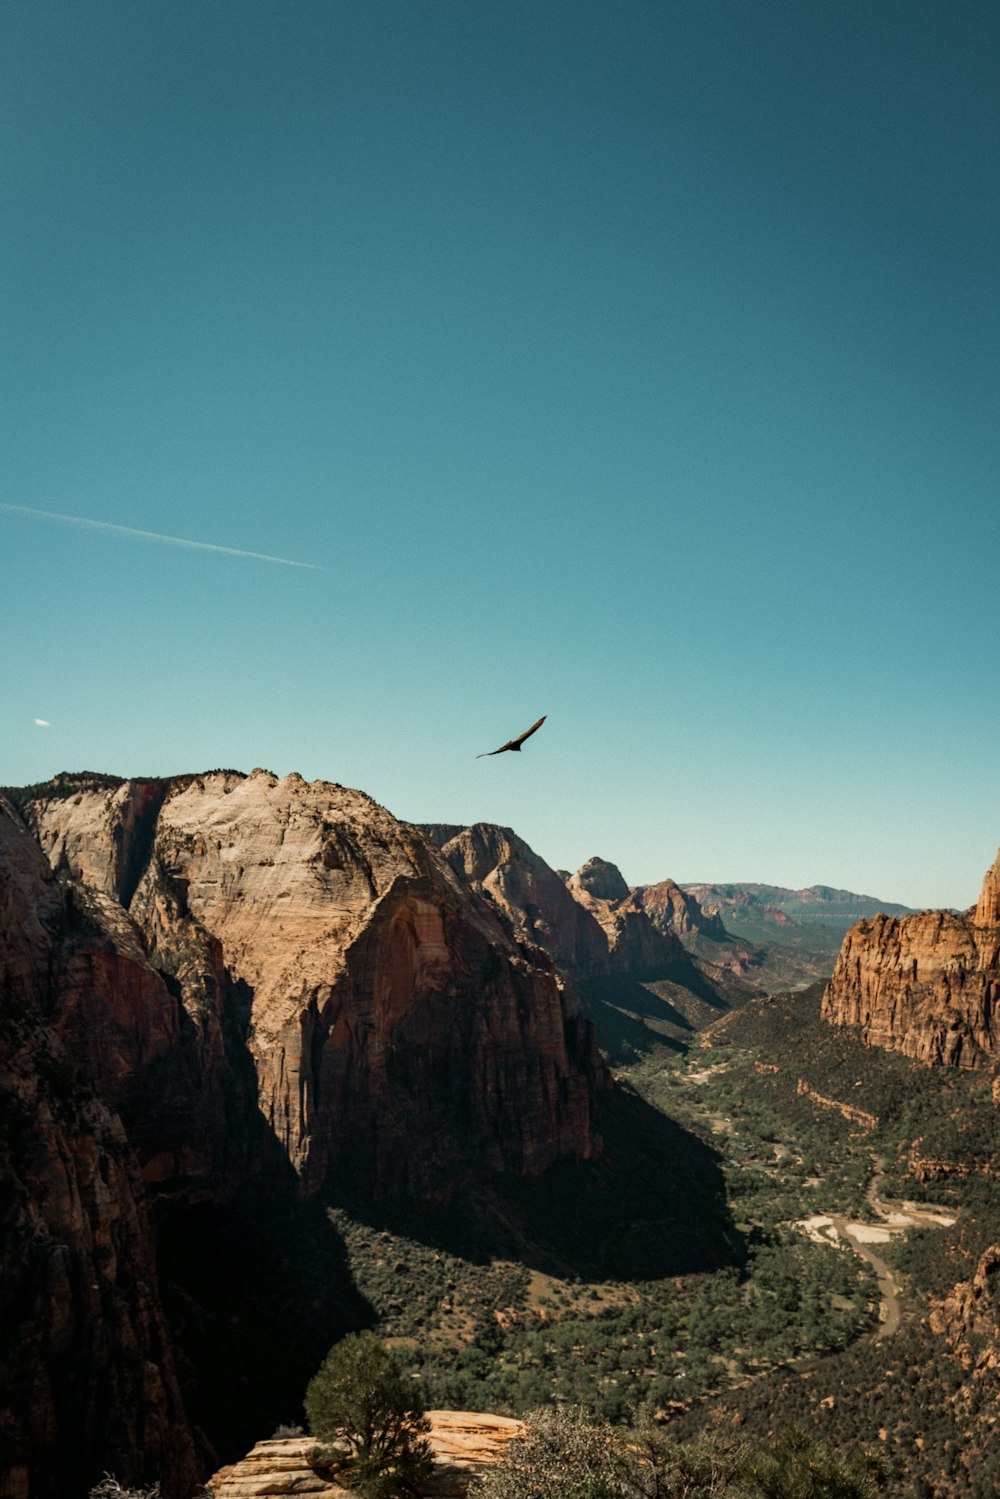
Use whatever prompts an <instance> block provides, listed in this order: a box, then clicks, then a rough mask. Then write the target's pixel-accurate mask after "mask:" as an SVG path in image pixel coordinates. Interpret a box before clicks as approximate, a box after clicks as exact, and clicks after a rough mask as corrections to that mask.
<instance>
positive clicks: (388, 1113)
mask: <svg viewBox="0 0 1000 1499" xmlns="http://www.w3.org/2000/svg"><path fill="white" fill-rule="evenodd" d="M24 815H25V817H26V818H27V820H28V821H29V823H30V824H31V826H32V827H33V828H34V830H35V832H36V835H37V837H38V840H39V842H40V843H41V845H42V847H43V848H45V849H47V850H48V851H49V853H50V856H51V857H52V859H53V862H54V865H55V867H56V868H58V869H59V870H61V871H62V872H64V873H65V874H67V875H70V876H73V877H75V878H77V879H79V880H81V881H85V882H86V884H87V886H88V888H89V889H91V890H93V891H94V892H95V894H94V895H93V896H92V897H90V898H91V899H92V900H93V901H94V902H95V903H97V902H98V901H99V900H100V898H101V897H102V896H103V898H104V899H105V900H106V902H107V905H106V908H105V909H104V910H103V912H102V919H103V921H104V925H105V927H106V928H107V929H110V928H111V927H113V926H114V923H115V922H116V921H117V922H118V925H119V927H120V932H119V938H120V941H121V942H125V941H128V940H133V941H135V942H137V943H138V944H139V947H140V949H141V951H142V952H143V953H144V955H145V958H146V960H147V962H148V966H149V968H150V970H151V971H152V972H153V974H154V976H155V977H156V978H157V979H158V980H159V981H160V982H161V983H165V984H166V986H167V988H168V989H169V991H170V994H171V996H172V997H173V1000H174V1003H173V1005H172V1010H173V1011H174V1012H176V1013H177V1014H178V1015H179V1016H180V1019H181V1023H182V1024H183V1027H184V1029H185V1033H186V1036H187V1038H188V1047H189V1049H192V1047H193V1050H194V1052H195V1054H197V1055H199V1056H200V1057H201V1059H202V1060H201V1064H200V1065H201V1072H202V1074H203V1076H202V1078H201V1083H202V1086H208V1087H209V1089H210V1090H211V1088H212V1087H215V1088H216V1089H217V1091H218V1092H219V1093H220V1095H221V1094H222V1093H225V1091H226V1088H227V1087H228V1088H229V1090H230V1091H231V1089H232V1067H230V1071H229V1076H228V1079H226V1067H227V1057H229V1055H230V1053H231V1052H232V1051H233V1039H234V1038H233V1030H234V1027H237V1029H238V1027H239V1026H240V1025H242V1027H243V1041H244V1043H245V1050H246V1053H247V1055H248V1056H249V1058H250V1059H252V1064H253V1069H254V1073H255V1078H256V1099H255V1105H256V1107H257V1109H258V1110H259V1113H260V1115H261V1116H262V1117H263V1119H264V1120H265V1121H266V1123H267V1126H268V1128H269V1130H270V1131H271V1133H272V1135H273V1137H274V1138H275V1139H276V1140H277V1142H278V1143H279V1145H280V1148H281V1150H282V1152H283V1153H284V1154H285V1156H286V1157H287V1159H288V1161H289V1162H290V1163H291V1165H292V1166H293V1168H294V1170H295V1171H296V1172H297V1173H298V1175H299V1177H300V1179H301V1180H302V1182H303V1183H304V1184H305V1185H306V1187H307V1188H314V1187H317V1186H318V1185H320V1184H321V1183H322V1182H323V1181H324V1180H326V1179H327V1178H329V1177H334V1178H336V1179H337V1180H338V1181H341V1182H345V1183H350V1184H352V1185H357V1186H359V1187H363V1188H364V1189H366V1190H369V1191H372V1192H375V1193H376V1194H379V1193H394V1192H399V1191H406V1190H410V1191H419V1192H425V1193H434V1192H436V1191H440V1190H441V1189H442V1186H443V1184H444V1183H445V1182H450V1180H451V1176H450V1175H449V1167H448V1162H449V1161H450V1162H452V1164H454V1163H456V1162H458V1160H459V1159H460V1158H461V1159H463V1160H465V1161H467V1162H468V1161H475V1162H476V1163H477V1165H478V1166H479V1167H482V1166H486V1167H489V1168H495V1169H504V1170H511V1171H515V1172H529V1173H534V1172H538V1171H541V1170H543V1169H545V1167H547V1166H548V1165H551V1164H552V1163H553V1162H554V1161H556V1160H558V1159H560V1158H563V1157H566V1156H575V1157H586V1156H589V1155H590V1154H591V1153H592V1151H593V1149H594V1145H595V1142H594V1136H593V1132H592V1127H591V1119H590V1110H591V1098H592V1094H593V1092H594V1090H595V1089H597V1088H600V1087H602V1086H604V1082H605V1077H604V1072H603V1067H602V1064H601V1062H600V1059H599V1057H598V1055H597V1053H596V1050H595V1048H594V1046H593V1041H592V1037H591V1033H590V1030H589V1027H588V1025H587V1024H586V1022H585V1021H583V1020H582V1019H580V1018H579V1017H577V1016H574V1015H571V1014H569V1013H568V1010H567V1006H566V1004H565V1002H564V999H563V996H562V992H561V988H560V984H559V982H558V980H557V976H556V974H555V972H554V970H553V968H552V965H551V963H550V962H549V961H548V960H547V959H546V957H545V956H544V954H542V953H541V952H539V951H538V950H537V949H531V950H529V949H528V948H527V947H525V946H523V945H522V944H521V943H519V942H518V940H517V935H516V934H515V932H514V931H513V930H512V928H511V925H510V924H509V923H508V922H507V921H506V920H504V919H503V913H502V912H500V911H498V910H497V909H495V908H494V907H493V906H492V905H491V903H490V902H489V901H488V900H486V899H482V898H480V897H479V896H477V895H476V894H475V892H474V891H473V890H471V889H470V888H469V886H468V884H467V883H466V881H465V880H464V879H462V878H460V877H459V875H458V874H456V872H455V871H454V870H453V869H452V868H451V866H450V864H449V863H448V861H447V860H446V859H444V858H442V857H441V856H440V855H439V853H438V851H437V849H436V848H434V847H433V845H432V844H431V843H430V842H428V840H427V839H426V838H425V837H424V836H423V835H422V834H421V833H420V832H419V830H418V829H416V828H414V827H411V826H409V825H408V824H405V823H401V822H398V821H397V820H396V819H395V818H394V817H392V816H391V814H390V813H388V812H387V811H386V810H385V809H384V808H382V807H379V806H378V805H377V804H376V803H375V802H373V801H372V800H371V799H370V798H369V797H367V796H365V795H364V794H363V793H361V792H358V791H351V790H348V789H346V788H344V787H341V786H336V785H331V784H329V783H327V782H320V781H317V782H313V783H311V784H307V783H306V782H305V781H303V780H302V778H301V777H299V776H297V775H291V776H288V777H286V778H284V779H283V780H279V779H278V778H277V777H275V776H273V775H271V774H270V773H269V772H267V771H262V770H258V771H254V772H253V774H252V775H250V776H248V777H246V776H242V775H239V774H237V773H235V772H213V773H211V774H208V775H203V776H191V777H183V778H179V779H178V780H176V781H174V782H170V783H150V782H135V783H131V782H129V783H123V784H121V785H117V786H113V787H103V788H102V787H98V788H84V789H83V790H82V791H81V794H80V796H79V797H78V798H75V797H73V796H68V795H66V787H65V786H63V787H61V788H60V794H59V795H58V796H53V797H46V796H45V795H44V794H36V795H34V796H33V797H32V799H31V800H30V801H29V802H28V803H27V804H26V805H25V806H24ZM116 893H117V895H118V896H119V897H122V896H124V895H127V896H128V897H129V903H128V911H127V913H126V912H125V910H124V908H123V907H122V906H121V905H120V904H117V903H116V901H115V894H116ZM109 942H110V944H111V946H112V947H114V945H115V944H114V938H113V936H109ZM140 1008H142V1007H140ZM143 1013H145V1012H144V1011H143ZM167 1024H168V1020H167V1019H164V1020H163V1021H162V1025H167ZM162 1025H161V1029H162ZM227 1027H228V1029H227ZM146 1030H147V1031H148V1032H149V1036H148V1045H149V1046H150V1047H154V1048H155V1047H157V1046H161V1047H166V1048H167V1049H169V1047H170V1046H171V1044H172V1042H171V1039H170V1038H169V1037H168V1036H160V1035H158V1034H157V1033H156V1026H155V1025H154V1024H153V1021H152V1020H150V1021H149V1022H148V1024H147V1025H146ZM144 1034H145V1032H144ZM125 1044H126V1041H125V1039H123V1040H122V1042H121V1045H122V1046H125ZM227 1048H228V1049H227ZM206 1058H208V1059H210V1060H206ZM234 1065H235V1064H234ZM202 1112H204V1111H203V1110H202ZM203 1143H205V1144H206V1145H207V1159H206V1161H204V1162H202V1163H201V1166H202V1168H203V1169H204V1170H205V1171H206V1172H210V1171H215V1172H217V1171H218V1169H219V1158H220V1157H231V1155H232V1150H233V1147H232V1145H231V1144H230V1143H229V1142H226V1141H218V1140H217V1141H216V1142H214V1148H213V1145H212V1142H211V1141H208V1142H203ZM151 1148H152V1142H150V1149H151ZM198 1149H199V1147H198V1146H197V1144H196V1145H195V1146H194V1147H192V1149H191V1150H190V1151H189V1156H190V1158H189V1159H188V1160H186V1161H184V1160H176V1161H175V1160H173V1159H172V1157H171V1151H170V1149H169V1148H168V1149H167V1150H161V1151H160V1156H161V1159H160V1160H159V1161H154V1160H153V1159H152V1157H151V1156H150V1158H149V1159H148V1160H147V1169H148V1170H149V1171H150V1172H151V1173H153V1174H155V1173H157V1172H162V1173H166V1174H168V1175H169V1174H178V1173H179V1174H183V1172H184V1171H185V1170H188V1171H192V1170H193V1171H197V1170H198V1169H199V1161H198V1160H197V1159H196V1157H197V1154H198Z"/></svg>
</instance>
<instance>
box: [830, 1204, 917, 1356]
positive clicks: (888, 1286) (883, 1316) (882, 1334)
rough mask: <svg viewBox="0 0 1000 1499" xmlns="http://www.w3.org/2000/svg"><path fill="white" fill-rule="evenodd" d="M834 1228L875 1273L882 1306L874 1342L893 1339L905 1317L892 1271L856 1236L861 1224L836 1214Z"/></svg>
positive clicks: (873, 1335) (873, 1337)
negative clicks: (854, 1231)
mask: <svg viewBox="0 0 1000 1499" xmlns="http://www.w3.org/2000/svg"><path fill="white" fill-rule="evenodd" d="M833 1226H834V1228H835V1229H836V1230H837V1232H838V1234H840V1236H841V1238H842V1239H844V1241H845V1242H846V1243H848V1244H849V1245H850V1246H851V1248H852V1249H853V1250H854V1253H855V1254H856V1255H857V1256H858V1258H859V1259H862V1260H864V1261H865V1263H866V1264H869V1265H871V1267H872V1269H873V1270H874V1271H875V1278H876V1280H877V1281H878V1294H879V1298H880V1301H881V1305H880V1307H879V1320H878V1327H877V1328H876V1330H875V1332H874V1333H873V1334H872V1342H874V1343H880V1342H881V1341H882V1339H883V1338H891V1337H892V1335H893V1333H894V1332H898V1330H899V1324H900V1321H901V1320H902V1315H903V1314H902V1309H901V1307H900V1303H899V1288H898V1287H897V1285H896V1282H895V1281H894V1280H893V1278H892V1271H891V1270H890V1269H889V1266H888V1265H887V1264H886V1262H885V1260H883V1259H881V1258H880V1257H879V1256H878V1255H877V1254H875V1253H874V1251H873V1250H871V1249H870V1248H869V1247H868V1245H867V1244H863V1243H862V1242H861V1240H860V1239H859V1238H858V1237H857V1236H856V1234H855V1233H853V1232H852V1230H853V1229H856V1228H859V1227H860V1226H861V1225H860V1224H856V1223H849V1222H848V1220H847V1219H846V1218H844V1217H843V1216H842V1215H841V1214H839V1213H835V1214H834V1215H833Z"/></svg>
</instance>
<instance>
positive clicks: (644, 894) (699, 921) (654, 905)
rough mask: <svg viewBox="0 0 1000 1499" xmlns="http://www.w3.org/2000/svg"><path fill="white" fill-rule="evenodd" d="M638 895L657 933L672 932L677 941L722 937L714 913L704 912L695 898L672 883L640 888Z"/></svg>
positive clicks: (722, 927) (724, 934) (716, 916)
mask: <svg viewBox="0 0 1000 1499" xmlns="http://www.w3.org/2000/svg"><path fill="white" fill-rule="evenodd" d="M638 895H639V897H640V899H641V901H642V905H643V909H644V910H645V912H646V914H647V916H648V917H649V919H650V921H651V922H652V923H653V925H654V926H655V927H657V928H658V929H659V930H660V931H661V932H672V933H673V934H674V935H675V936H677V937H680V938H684V937H691V936H695V935H699V934H700V935H701V936H703V937H712V938H715V939H716V940H718V941H722V940H724V939H725V937H726V929H725V927H724V926H723V924H722V917H721V916H719V914H718V912H716V911H704V910H703V909H702V907H701V905H700V904H699V902H698V901H697V899H696V898H695V897H694V896H693V895H691V894H690V893H689V892H688V891H687V890H682V889H681V887H680V885H678V884H677V882H676V880H661V881H660V882H659V883H658V884H656V885H643V886H642V887H641V888H640V889H639V891H638Z"/></svg>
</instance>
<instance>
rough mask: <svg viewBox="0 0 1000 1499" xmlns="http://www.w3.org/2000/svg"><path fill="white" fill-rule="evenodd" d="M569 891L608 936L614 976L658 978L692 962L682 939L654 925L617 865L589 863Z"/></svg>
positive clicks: (574, 877) (573, 877) (573, 878)
mask: <svg viewBox="0 0 1000 1499" xmlns="http://www.w3.org/2000/svg"><path fill="white" fill-rule="evenodd" d="M567 889H568V890H569V892H570V894H571V895H572V896H573V898H574V899H575V900H576V901H578V902H579V904H580V905H581V906H583V908H584V910H585V911H588V912H589V913H590V915H591V916H593V918H594V919H595V920H596V921H597V923H598V925H599V926H600V927H601V928H602V930H603V931H604V934H605V937H606V938H607V942H608V948H609V955H610V966H611V971H612V972H614V973H631V974H634V975H637V976H639V975H657V974H660V973H662V972H663V971H664V970H665V969H667V968H669V967H670V966H671V964H675V963H677V962H678V961H680V962H681V963H685V964H686V963H687V962H688V955H687V952H686V951H685V948H684V946H683V944H682V943H681V941H680V939H679V938H678V937H677V936H676V935H675V934H674V932H673V931H669V930H664V929H662V928H661V927H658V926H657V925H654V923H653V921H652V920H651V919H650V916H649V913H648V911H647V910H646V907H645V904H644V902H643V898H642V893H641V892H640V891H633V890H630V889H629V887H628V885H627V884H626V883H625V880H624V877H623V876H622V874H621V871H620V870H619V869H618V868H617V866H616V865H614V864H610V863H609V862H608V861H607V860H606V859H599V858H596V857H595V858H592V859H588V860H587V862H586V864H583V865H582V866H581V867H580V868H579V869H578V870H577V871H576V873H575V874H573V875H571V876H570V878H569V880H568V881H567Z"/></svg>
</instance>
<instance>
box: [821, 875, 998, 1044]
mask: <svg viewBox="0 0 1000 1499" xmlns="http://www.w3.org/2000/svg"><path fill="white" fill-rule="evenodd" d="M822 1014H823V1017H824V1019H826V1020H828V1021H830V1022H831V1023H832V1024H834V1025H856V1026H859V1027H860V1029H861V1039H862V1040H863V1041H864V1042H866V1043H867V1044H868V1045H872V1046H883V1047H885V1048H886V1049H888V1050H890V1051H901V1052H903V1053H904V1054H905V1055H906V1056H910V1057H916V1058H918V1059H919V1060H921V1061H923V1062H929V1063H945V1064H948V1065H951V1066H956V1067H987V1066H991V1065H993V1064H994V1063H995V1062H996V1061H997V1059H1000V856H998V859H997V862H996V863H994V864H993V866H992V868H991V869H990V870H988V871H987V874H986V877H985V879H984V881H983V887H982V894H981V895H980V898H979V902H978V904H977V905H976V907H975V908H973V910H971V911H970V912H968V913H967V914H965V915H957V914H955V913H953V912H950V911H922V912H920V913H918V914H917V915H913V916H904V917H891V916H884V915H879V916H876V917H875V918H874V919H873V920H870V921H859V922H858V923H857V924H856V925H855V926H853V927H852V928H851V930H850V931H849V932H848V934H847V936H846V937H845V938H844V943H843V946H842V948H841V951H840V956H839V958H838V959H837V964H836V967H835V969H834V973H833V977H832V978H831V980H830V982H829V984H828V985H827V988H826V991H825V993H824V995H823V1004H822Z"/></svg>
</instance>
